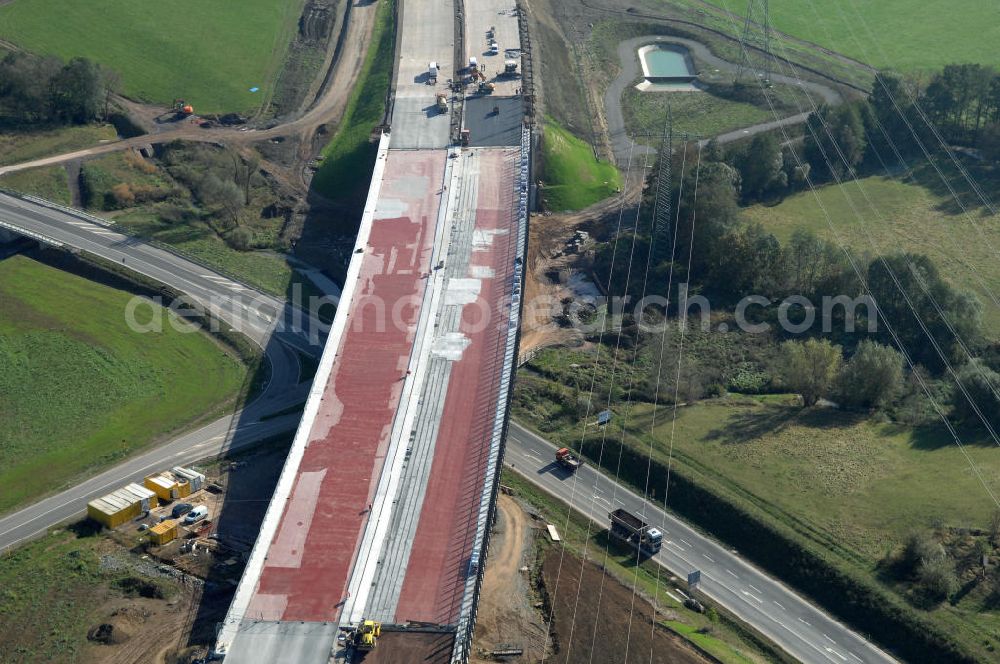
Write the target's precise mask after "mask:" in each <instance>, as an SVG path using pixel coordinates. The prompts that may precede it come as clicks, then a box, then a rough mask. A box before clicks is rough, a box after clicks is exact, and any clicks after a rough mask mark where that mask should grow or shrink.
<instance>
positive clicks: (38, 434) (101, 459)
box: [0, 256, 247, 511]
mask: <svg viewBox="0 0 1000 664" xmlns="http://www.w3.org/2000/svg"><path fill="white" fill-rule="evenodd" d="M0 293H2V297H0V358H2V362H0V411H2V412H3V413H4V417H3V418H2V420H0V484H2V485H3V487H4V491H3V492H2V494H0V511H2V510H6V509H10V508H12V507H14V506H16V505H18V504H20V503H22V502H24V501H26V500H29V499H31V498H34V497H37V496H39V495H42V494H44V493H47V492H50V491H53V490H55V489H58V488H60V487H61V486H64V485H65V484H66V483H67V482H69V481H71V480H72V479H73V478H74V477H77V476H79V475H80V474H81V473H83V472H85V471H87V470H90V469H93V468H96V467H99V466H102V465H107V464H110V463H113V462H114V461H117V460H119V459H121V458H123V457H124V456H126V455H128V454H130V453H133V452H135V451H137V450H139V449H142V448H144V447H146V446H148V445H149V444H150V443H151V442H153V441H154V440H156V439H158V438H159V437H161V436H163V435H166V434H168V433H170V432H173V431H177V430H180V429H182V428H184V427H185V426H188V425H190V424H191V423H192V422H194V421H196V420H199V419H202V418H206V417H209V416H212V415H215V414H218V413H221V412H222V411H224V410H225V409H227V408H228V407H232V405H233V404H234V403H235V402H236V400H237V398H238V397H239V396H240V393H241V391H242V389H243V386H244V384H245V381H246V377H247V369H246V367H245V366H244V365H243V364H242V363H240V362H239V361H238V360H237V359H235V358H234V357H232V356H231V355H230V354H229V353H228V352H227V351H226V350H224V349H223V348H222V347H221V346H220V345H219V344H218V343H217V342H215V341H213V340H211V339H210V338H208V337H206V336H205V335H203V334H199V333H195V334H185V333H182V332H179V331H177V330H175V329H174V328H173V327H172V326H171V325H170V320H172V319H171V318H170V315H171V314H168V312H167V310H166V309H163V308H162V307H157V306H153V307H150V306H146V305H144V306H142V307H140V308H139V310H138V311H137V313H136V319H137V320H140V321H142V322H148V321H149V320H150V319H151V317H152V316H157V317H159V318H161V319H162V321H163V331H162V332H151V333H146V334H139V333H136V332H133V331H132V330H130V329H129V327H128V326H127V324H126V321H125V312H126V307H127V306H128V304H129V302H130V301H131V300H132V299H133V296H132V295H131V294H129V293H127V292H125V291H120V290H117V289H114V288H111V287H108V286H104V285H101V284H95V283H92V282H90V281H87V280H86V279H84V278H82V277H78V276H75V275H71V274H67V273H64V272H61V271H59V270H56V269H54V268H51V267H48V266H45V265H42V264H40V263H37V262H35V261H32V260H30V259H28V258H24V257H20V256H15V257H13V258H10V259H8V260H6V261H4V262H3V263H0Z"/></svg>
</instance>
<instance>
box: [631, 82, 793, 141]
mask: <svg viewBox="0 0 1000 664" xmlns="http://www.w3.org/2000/svg"><path fill="white" fill-rule="evenodd" d="M668 98H669V102H670V107H671V110H672V111H673V117H674V131H675V132H680V133H681V134H684V133H690V134H692V135H694V136H717V135H719V134H723V133H725V132H727V131H732V130H733V129H739V128H741V127H749V126H750V125H755V124H758V123H760V122H770V121H772V120H774V114H773V113H771V111H770V110H767V109H764V108H759V107H757V106H754V105H753V104H747V103H744V102H737V101H731V100H729V99H723V98H722V97H717V96H715V95H713V94H711V93H709V92H683V93H681V92H676V93H672V92H662V93H661V92H639V91H638V90H636V89H635V88H632V87H630V88H626V90H625V94H624V95H622V110H623V112H624V114H625V126H626V128H627V129H628V131H629V133H630V134H631V135H632V136H637V135H643V134H646V135H649V134H652V135H654V136H656V135H658V134H661V133H662V131H663V118H665V117H666V114H667V102H668Z"/></svg>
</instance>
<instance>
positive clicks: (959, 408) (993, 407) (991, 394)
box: [952, 360, 1000, 428]
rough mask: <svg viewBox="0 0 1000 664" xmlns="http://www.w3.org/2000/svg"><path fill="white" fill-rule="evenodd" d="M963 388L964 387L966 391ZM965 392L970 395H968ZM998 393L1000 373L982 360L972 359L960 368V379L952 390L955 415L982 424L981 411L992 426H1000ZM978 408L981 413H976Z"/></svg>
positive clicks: (999, 391)
mask: <svg viewBox="0 0 1000 664" xmlns="http://www.w3.org/2000/svg"><path fill="white" fill-rule="evenodd" d="M959 385H961V387H959ZM961 388H964V389H965V392H963V391H962V389H961ZM965 393H968V395H969V396H968V397H966V396H965ZM998 394H1000V374H998V373H997V372H995V371H993V370H992V369H990V368H989V367H987V366H986V365H985V364H983V363H982V362H981V361H980V360H972V361H971V362H969V363H968V364H966V365H965V366H963V367H962V368H961V369H959V370H958V379H957V380H956V381H955V385H954V388H953V392H952V404H954V408H955V415H957V416H958V417H959V418H960V419H962V420H964V421H966V422H969V423H972V424H976V425H981V424H982V420H981V419H980V417H979V413H982V415H983V417H985V418H986V420H987V422H989V423H990V425H991V426H993V427H994V428H997V427H1000V398H998V396H997V395H998ZM973 404H975V407H973ZM976 408H978V409H979V413H976Z"/></svg>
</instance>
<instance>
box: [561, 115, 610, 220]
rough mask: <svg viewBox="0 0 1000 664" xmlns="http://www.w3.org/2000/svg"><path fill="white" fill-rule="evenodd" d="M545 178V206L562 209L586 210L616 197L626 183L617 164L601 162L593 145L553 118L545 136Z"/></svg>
mask: <svg viewBox="0 0 1000 664" xmlns="http://www.w3.org/2000/svg"><path fill="white" fill-rule="evenodd" d="M542 181H543V182H544V183H545V186H544V188H543V189H542V199H543V201H544V203H545V207H546V208H548V209H550V210H554V211H559V212H561V211H563V210H582V209H583V208H585V207H588V206H590V205H593V204H594V203H597V202H599V201H602V200H604V199H605V198H607V197H608V196H612V195H613V194H614V193H615V192H617V191H619V190H620V189H621V184H622V179H621V174H620V173H619V172H618V169H617V168H615V166H614V164H610V163H607V162H603V161H598V160H597V159H596V158H595V157H594V153H593V150H591V148H590V145H589V144H587V143H585V142H584V141H582V140H580V139H579V138H577V137H576V136H574V135H573V134H571V133H570V132H569V131H568V130H566V129H564V128H563V127H561V126H560V125H559V124H558V123H557V122H556V121H555V120H553V119H551V118H548V119H546V121H545V135H544V136H543V137H542Z"/></svg>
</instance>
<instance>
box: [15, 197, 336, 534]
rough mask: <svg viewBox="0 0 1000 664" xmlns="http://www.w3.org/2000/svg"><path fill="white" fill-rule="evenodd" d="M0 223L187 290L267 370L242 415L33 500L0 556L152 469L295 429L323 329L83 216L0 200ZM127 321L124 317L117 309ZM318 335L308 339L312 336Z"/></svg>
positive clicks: (296, 311) (293, 311)
mask: <svg viewBox="0 0 1000 664" xmlns="http://www.w3.org/2000/svg"><path fill="white" fill-rule="evenodd" d="M0 226H3V227H6V228H10V229H17V230H19V231H23V232H27V233H29V234H32V235H34V236H36V237H37V236H42V237H44V238H46V239H49V240H52V241H55V242H57V243H60V244H62V245H64V246H67V247H72V248H76V249H79V250H81V251H84V252H88V253H90V254H93V255H96V256H100V257H101V258H104V259H106V260H109V261H114V262H117V263H123V264H124V265H125V266H126V267H128V268H129V269H131V270H134V271H136V272H139V273H141V274H143V275H146V276H147V277H150V278H151V279H154V280H156V281H158V282H160V283H163V284H166V285H167V286H170V287H171V288H173V289H175V290H177V291H180V292H182V293H185V294H186V295H188V296H189V297H190V298H192V299H194V300H196V301H197V302H199V303H201V304H202V305H203V306H205V307H206V308H208V309H210V310H211V311H212V312H213V313H214V314H216V315H217V316H218V317H219V318H220V319H221V320H223V321H224V322H225V323H228V324H230V325H232V326H233V327H238V329H240V330H241V331H242V332H243V333H244V334H246V336H248V337H249V338H250V339H252V340H253V341H254V342H256V343H257V344H259V345H260V346H261V347H262V348H263V349H264V354H265V357H266V358H267V361H268V364H269V368H270V373H269V376H268V382H267V384H266V385H265V386H264V387H263V389H262V390H261V393H260V394H259V395H258V396H257V397H256V398H255V399H254V400H253V401H252V402H250V403H249V404H247V405H246V406H245V407H244V408H243V409H241V410H239V411H237V412H235V413H233V414H230V415H227V416H225V417H223V418H220V419H218V420H216V421H214V422H212V423H210V424H207V425H205V426H203V427H201V428H199V429H197V430H195V431H191V432H187V433H184V434H182V435H180V436H178V437H176V438H174V439H173V440H171V441H169V442H167V443H165V444H163V445H160V446H158V447H156V448H155V449H152V450H150V451H148V452H145V453H143V454H140V455H138V456H135V457H132V458H130V459H128V460H126V461H124V462H123V463H121V464H119V465H117V466H115V467H113V468H110V469H108V470H106V471H104V472H103V473H101V474H99V475H96V476H94V477H91V478H90V479H88V480H86V481H84V482H81V483H80V484H77V485H75V486H73V487H71V488H69V489H67V490H66V491H62V492H60V493H57V494H54V495H52V496H50V497H48V498H46V499H44V500H42V501H40V502H38V503H35V504H33V505H30V506H28V507H25V508H23V509H20V510H18V511H16V512H11V513H9V514H6V515H4V516H2V517H0V551H3V550H6V549H8V548H10V547H13V546H16V545H17V544H19V543H21V542H23V541H25V540H26V539H29V538H31V537H33V536H35V535H38V534H41V533H43V532H45V530H46V529H47V528H50V527H52V526H53V525H56V524H58V523H61V522H63V521H66V520H69V519H73V518H77V517H79V516H82V515H83V513H84V511H85V509H86V504H87V502H88V501H90V500H92V499H93V498H95V497H97V496H100V495H103V494H105V493H108V492H109V491H111V490H113V489H114V488H115V487H118V486H121V485H122V484H125V483H127V482H129V481H132V480H136V479H141V478H142V477H143V476H145V475H147V474H149V473H150V472H151V471H153V470H156V469H163V468H166V467H170V466H173V465H177V464H178V463H185V462H191V461H194V460H197V459H200V458H203V457H206V456H211V455H214V454H218V453H219V452H221V451H224V450H227V449H230V450H238V449H241V448H244V447H247V446H249V445H252V444H255V443H258V442H260V441H262V440H266V439H268V438H271V437H273V436H275V435H277V434H280V433H284V432H289V431H294V430H295V428H296V427H297V426H298V422H299V419H300V414H299V413H292V414H288V415H282V416H280V417H272V418H268V419H262V418H266V416H268V415H274V414H278V413H285V412H286V411H288V410H289V409H292V408H294V407H295V406H297V405H299V404H302V403H304V402H305V399H306V397H307V395H308V391H309V387H310V383H309V382H308V381H306V382H302V381H301V374H300V370H299V355H298V353H304V354H306V355H308V356H313V357H316V356H318V355H320V354H321V353H322V350H323V341H324V339H325V326H323V325H322V324H321V323H319V322H318V321H316V320H314V319H311V317H309V316H307V315H305V314H304V313H303V312H302V311H301V310H299V309H296V308H293V307H290V306H289V305H287V304H286V303H285V302H283V301H281V300H279V299H277V298H274V297H271V296H268V295H264V294H262V293H260V292H258V291H255V290H253V289H251V288H248V287H246V286H244V285H242V284H238V283H236V282H234V281H232V280H230V279H228V278H226V277H224V276H222V275H219V274H217V273H214V272H212V271H211V270H208V269H206V268H205V267H203V266H201V265H198V264H196V263H193V262H191V261H189V260H187V259H185V258H183V257H180V256H177V255H175V254H172V253H170V252H169V251H165V250H163V249H159V248H157V247H154V246H150V245H148V244H146V243H144V242H142V241H141V240H137V239H135V238H131V237H127V236H125V235H122V234H120V233H118V232H116V231H114V230H113V228H110V227H107V226H105V225H102V223H100V220H92V219H90V218H88V217H87V216H85V215H81V214H79V213H75V212H73V211H72V210H62V209H59V208H57V207H50V206H47V205H45V204H41V203H35V202H32V201H27V200H23V199H19V198H16V197H11V196H7V195H4V194H0ZM123 315H124V312H123ZM312 337H315V338H312Z"/></svg>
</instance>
